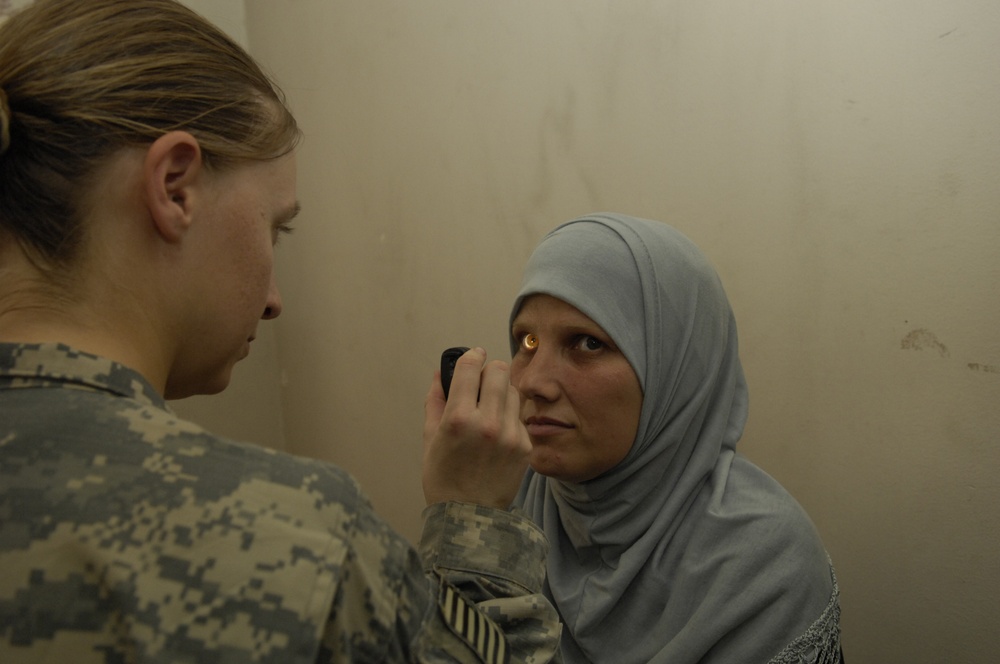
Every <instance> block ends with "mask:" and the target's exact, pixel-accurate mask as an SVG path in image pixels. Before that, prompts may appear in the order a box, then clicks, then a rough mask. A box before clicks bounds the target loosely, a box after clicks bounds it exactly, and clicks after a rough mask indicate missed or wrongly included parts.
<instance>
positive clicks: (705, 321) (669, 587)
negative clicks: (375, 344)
mask: <svg viewBox="0 0 1000 664" xmlns="http://www.w3.org/2000/svg"><path fill="white" fill-rule="evenodd" d="M539 293H542V294H546V295H550V296H553V297H556V298H558V299H560V300H563V301H564V302H567V303H568V304H570V305H572V306H574V307H576V308H577V309H579V310H580V311H581V312H582V313H584V314H585V315H587V316H588V317H589V318H591V319H592V320H593V321H594V322H595V323H597V324H598V325H600V326H601V328H603V329H604V331H605V332H607V333H608V334H609V335H610V336H611V338H612V339H614V341H615V343H616V344H617V346H618V347H619V348H620V349H621V351H622V353H623V354H624V355H625V357H626V358H627V359H628V361H629V363H630V365H631V366H632V368H633V369H634V371H635V373H636V376H637V377H638V380H639V384H640V386H641V387H642V390H643V405H642V411H641V415H640V421H639V426H638V431H637V434H636V438H635V441H634V443H633V446H632V448H631V450H630V451H629V453H628V455H627V456H626V457H625V459H623V460H622V461H621V462H620V463H619V464H618V465H617V466H616V467H614V468H613V469H611V470H610V471H608V472H606V473H604V474H603V475H601V476H599V477H597V478H594V479H592V480H589V481H587V482H582V483H569V482H563V481H558V480H554V479H550V478H547V477H545V476H543V475H540V474H537V473H535V472H534V471H531V470H529V471H528V474H527V476H526V478H525V480H524V483H523V484H522V487H521V490H520V493H519V495H518V498H517V500H516V504H517V505H518V506H520V507H522V508H523V509H524V510H525V511H526V512H527V513H528V514H529V515H530V516H531V517H532V518H533V519H534V520H535V521H536V522H537V523H539V524H540V525H541V527H542V528H543V530H544V531H545V533H546V535H547V536H548V538H549V542H550V546H551V549H550V553H549V563H548V578H547V592H548V594H549V595H550V597H551V599H552V600H553V602H554V603H555V604H556V606H557V608H558V609H559V611H560V614H561V615H562V618H563V620H564V622H565V624H566V631H565V632H564V641H565V645H564V649H563V652H564V656H565V657H566V661H567V662H601V663H603V662H614V663H615V664H619V663H626V662H664V663H666V662H669V664H684V663H685V662H691V663H694V662H740V663H745V662H767V661H768V660H769V659H771V657H774V656H775V655H777V654H778V653H779V652H780V651H781V650H782V649H783V648H784V647H785V646H786V645H787V644H788V643H790V642H791V641H792V640H794V639H795V638H796V637H798V636H799V635H801V634H802V633H804V632H805V631H806V630H807V629H809V627H810V625H811V624H812V623H813V622H814V621H816V620H818V619H819V617H820V615H821V614H822V613H823V612H824V609H826V608H827V607H828V605H829V603H830V602H831V598H833V599H834V600H835V592H834V584H833V582H832V579H831V572H830V568H829V563H828V558H827V556H826V553H825V551H824V550H823V547H822V544H821V543H820V541H819V538H818V536H817V535H816V532H815V529H814V528H813V526H812V523H811V522H810V521H809V519H808V517H807V516H806V515H805V513H804V512H803V511H802V509H801V508H800V507H799V506H798V504H797V503H796V502H795V501H794V499H792V498H791V497H790V496H789V495H788V494H787V493H786V492H785V491H784V490H783V489H782V488H781V487H780V486H779V485H778V484H777V483H776V482H775V481H774V480H772V479H771V478H770V477H768V476H767V475H766V474H765V473H764V472H763V471H761V470H760V469H758V468H757V467H756V466H753V465H752V464H751V463H749V462H748V461H746V460H745V459H744V458H742V457H741V456H739V455H737V454H736V453H735V449H736V443H737V441H738V440H739V439H740V436H741V435H742V433H743V428H744V425H745V423H746V419H747V411H748V398H747V385H746V381H745V379H744V375H743V369H742V366H741V364H740V360H739V353H738V343H737V333H736V323H735V320H734V317H733V312H732V309H731V307H730V305H729V301H728V299H727V298H726V295H725V292H724V290H723V288H722V284H721V282H720V280H719V278H718V275H717V274H716V272H715V270H714V269H713V268H712V266H711V265H710V264H709V262H708V261H707V259H706V258H705V257H704V255H703V254H702V253H701V251H699V250H698V248H697V247H696V246H695V245H694V244H693V243H692V242H691V241H690V240H688V239H687V238H686V237H684V236H683V235H682V234H681V233H680V232H678V231H676V230H675V229H673V228H671V227H670V226H667V225H666V224H663V223H660V222H655V221H649V220H644V219H636V218H633V217H626V216H624V215H615V214H595V215H590V216H587V217H584V218H581V219H577V220H574V221H571V222H568V223H566V224H563V225H562V226H560V227H558V228H556V229H555V230H554V231H552V232H551V233H550V234H549V235H547V236H546V237H545V238H544V239H543V240H542V242H541V243H540V244H539V246H538V247H537V248H536V250H535V251H534V253H533V254H532V256H531V258H530V259H529V261H528V264H527V267H526V268H525V274H524V280H523V283H522V287H521V290H520V292H519V294H518V296H517V299H516V301H515V303H514V307H513V309H512V313H511V321H512V322H513V319H514V317H515V316H516V315H517V313H518V311H519V309H520V307H521V304H522V302H523V301H524V298H526V297H528V296H530V295H533V294H539ZM516 343H517V340H515V339H513V338H511V350H512V352H513V351H514V350H516ZM567 632H568V633H567Z"/></svg>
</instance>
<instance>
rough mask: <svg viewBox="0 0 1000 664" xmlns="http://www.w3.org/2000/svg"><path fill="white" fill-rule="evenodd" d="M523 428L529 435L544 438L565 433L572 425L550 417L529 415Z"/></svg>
mask: <svg viewBox="0 0 1000 664" xmlns="http://www.w3.org/2000/svg"><path fill="white" fill-rule="evenodd" d="M524 428H525V429H527V430H528V435H529V436H534V437H538V438H544V437H545V436H554V435H556V434H561V433H565V432H566V431H567V430H568V429H572V428H573V427H572V426H571V425H569V424H567V423H566V422H563V421H562V420H557V419H553V418H551V417H537V416H535V417H529V418H528V419H526V420H525V421H524Z"/></svg>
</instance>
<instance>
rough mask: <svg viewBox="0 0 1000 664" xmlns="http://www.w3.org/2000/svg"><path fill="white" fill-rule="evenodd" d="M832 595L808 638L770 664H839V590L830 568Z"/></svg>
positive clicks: (798, 642) (807, 633) (796, 640)
mask: <svg viewBox="0 0 1000 664" xmlns="http://www.w3.org/2000/svg"><path fill="white" fill-rule="evenodd" d="M830 577H831V578H832V579H833V593H832V594H831V596H830V603H829V604H827V605H826V609H824V610H823V613H822V614H821V615H820V617H819V618H818V619H817V620H816V622H814V623H813V624H812V625H810V626H809V629H807V630H806V632H805V634H803V635H802V636H800V637H799V638H797V639H795V640H794V641H792V642H791V643H790V644H788V646H787V647H785V649H784V650H782V651H781V652H780V653H778V655H777V656H775V657H774V658H772V659H771V661H769V662H768V664H840V662H842V661H843V660H842V659H841V648H840V587H839V586H838V585H837V575H836V574H835V573H834V571H833V565H832V564H831V565H830Z"/></svg>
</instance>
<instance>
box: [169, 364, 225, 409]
mask: <svg viewBox="0 0 1000 664" xmlns="http://www.w3.org/2000/svg"><path fill="white" fill-rule="evenodd" d="M232 375H233V366H232V365H231V364H230V365H226V366H225V367H224V368H223V369H220V370H219V371H217V372H215V373H214V374H211V375H204V376H200V377H198V378H189V379H188V380H176V381H168V382H167V386H166V390H165V391H164V394H163V398H164V399H168V400H176V399H186V398H187V397H193V396H196V395H209V394H218V393H219V392H222V391H223V390H225V389H226V388H227V387H229V381H230V379H231V378H232Z"/></svg>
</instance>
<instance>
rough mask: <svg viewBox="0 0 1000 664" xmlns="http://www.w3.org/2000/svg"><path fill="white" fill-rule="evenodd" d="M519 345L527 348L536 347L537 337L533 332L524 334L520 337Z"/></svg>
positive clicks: (532, 348)
mask: <svg viewBox="0 0 1000 664" xmlns="http://www.w3.org/2000/svg"><path fill="white" fill-rule="evenodd" d="M521 345H522V346H524V347H525V348H527V349H529V350H534V349H535V348H538V337H536V336H535V335H533V334H526V335H524V337H522V338H521Z"/></svg>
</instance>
